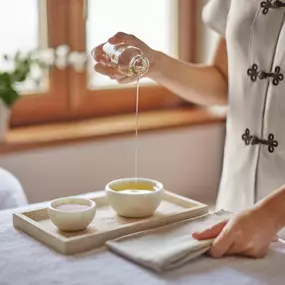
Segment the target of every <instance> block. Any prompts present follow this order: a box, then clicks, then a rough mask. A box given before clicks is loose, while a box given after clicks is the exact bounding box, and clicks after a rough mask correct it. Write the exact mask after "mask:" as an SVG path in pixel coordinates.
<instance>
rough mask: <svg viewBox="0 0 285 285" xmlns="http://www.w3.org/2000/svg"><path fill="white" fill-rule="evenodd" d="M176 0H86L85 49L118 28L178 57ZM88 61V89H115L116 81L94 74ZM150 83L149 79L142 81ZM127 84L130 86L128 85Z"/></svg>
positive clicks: (101, 40) (99, 41)
mask: <svg viewBox="0 0 285 285" xmlns="http://www.w3.org/2000/svg"><path fill="white" fill-rule="evenodd" d="M177 1H178V0H120V1H116V0H104V1H102V0H89V3H88V21H87V48H88V51H89V52H90V51H91V50H92V48H94V47H95V46H97V45H99V44H101V43H103V42H104V41H106V40H107V39H108V38H109V37H111V36H112V35H114V34H115V33H117V32H119V31H123V32H126V33H129V34H134V35H135V36H137V37H138V38H140V39H141V40H143V41H145V42H146V43H147V44H148V45H149V46H150V47H152V48H154V49H157V50H161V51H163V52H166V53H168V54H170V55H173V56H177V53H178V46H177V42H178V41H177V37H178V32H177V29H178V24H177V15H178V9H177ZM93 65H94V62H91V63H90V69H89V74H90V76H89V82H88V84H89V88H91V89H102V88H110V87H111V88H112V87H116V88H118V86H121V85H118V84H117V83H116V82H115V81H112V80H110V79H108V78H107V77H105V76H100V75H98V74H97V73H96V74H95V73H94V70H93ZM144 81H145V84H149V83H150V81H149V80H144ZM128 86H129V85H128Z"/></svg>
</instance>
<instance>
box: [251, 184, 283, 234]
mask: <svg viewBox="0 0 285 285" xmlns="http://www.w3.org/2000/svg"><path fill="white" fill-rule="evenodd" d="M256 207H257V208H259V209H262V210H263V211H264V212H265V213H266V215H267V216H268V217H270V218H272V222H273V223H275V225H276V227H277V230H280V229H282V228H283V227H285V185H284V186H282V187H281V188H279V189H277V190H276V191H275V192H273V193H272V194H270V195H269V196H267V197H266V198H264V199H263V200H261V201H260V202H258V203H257V204H256Z"/></svg>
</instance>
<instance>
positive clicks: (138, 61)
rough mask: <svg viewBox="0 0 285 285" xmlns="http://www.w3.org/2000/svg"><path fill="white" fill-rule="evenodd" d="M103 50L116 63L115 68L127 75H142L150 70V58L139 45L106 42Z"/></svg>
mask: <svg viewBox="0 0 285 285" xmlns="http://www.w3.org/2000/svg"><path fill="white" fill-rule="evenodd" d="M103 51H104V52H105V53H106V55H107V56H108V57H109V59H110V61H111V63H112V64H114V65H115V68H116V69H117V70H118V71H119V72H120V73H122V74H124V75H126V76H136V77H142V76H143V75H145V74H146V73H147V72H148V70H149V60H148V58H147V57H145V56H144V54H143V52H142V51H141V50H140V49H139V48H137V47H134V46H129V45H126V44H119V45H112V44H110V43H106V44H105V45H104V46H103Z"/></svg>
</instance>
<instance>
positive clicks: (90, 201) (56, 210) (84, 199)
mask: <svg viewBox="0 0 285 285" xmlns="http://www.w3.org/2000/svg"><path fill="white" fill-rule="evenodd" d="M67 199H75V200H81V201H82V200H83V201H87V202H89V204H90V206H89V207H88V208H87V209H81V210H76V211H73V212H70V211H64V210H60V209H57V208H56V207H55V206H53V203H56V202H58V201H62V202H63V203H62V204H59V205H63V204H76V203H70V202H69V203H64V200H67ZM77 204H78V203H77ZM59 205H58V206H59ZM79 205H81V204H79ZM48 208H49V209H51V210H52V211H55V212H60V213H67V214H76V213H78V212H88V211H90V210H92V209H94V208H96V203H95V202H94V201H93V200H91V199H87V198H83V197H73V196H70V197H61V198H57V199H54V200H52V201H50V202H49V204H48Z"/></svg>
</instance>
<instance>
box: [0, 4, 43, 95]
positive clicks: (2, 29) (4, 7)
mask: <svg viewBox="0 0 285 285" xmlns="http://www.w3.org/2000/svg"><path fill="white" fill-rule="evenodd" d="M45 4H46V2H45V0H24V1H23V0H8V1H7V0H0V5H1V9H0V38H1V39H2V40H1V45H0V56H1V61H0V70H5V69H6V68H9V66H8V65H7V63H5V62H4V61H3V60H2V58H3V55H4V54H8V55H10V56H13V55H14V54H15V53H16V52H17V51H20V52H27V51H31V50H34V49H37V48H39V47H46V46H47V30H46V26H47V25H46V23H47V20H46V5H45ZM32 74H33V77H35V78H39V79H40V80H39V84H37V83H36V82H34V81H33V80H28V81H27V82H25V83H24V84H22V85H21V86H19V89H20V90H22V91H38V90H39V89H46V88H47V78H46V75H45V76H44V74H43V71H41V70H38V69H37V68H33V70H32Z"/></svg>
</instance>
